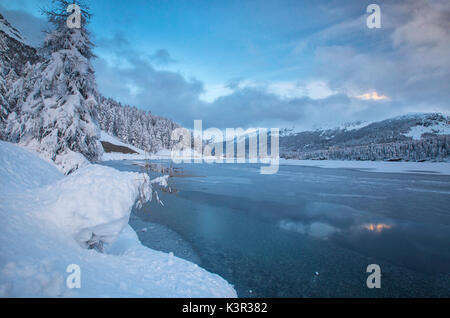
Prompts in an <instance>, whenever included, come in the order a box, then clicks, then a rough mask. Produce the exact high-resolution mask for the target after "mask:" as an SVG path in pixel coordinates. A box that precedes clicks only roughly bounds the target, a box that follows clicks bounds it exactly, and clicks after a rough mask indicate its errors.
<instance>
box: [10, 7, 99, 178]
mask: <svg viewBox="0 0 450 318" xmlns="http://www.w3.org/2000/svg"><path fill="white" fill-rule="evenodd" d="M52 3H53V6H52V8H51V9H49V10H44V13H45V14H46V15H47V18H48V20H49V22H51V23H52V24H53V26H54V30H53V31H51V32H49V33H48V35H47V37H46V40H45V42H44V45H43V47H42V48H41V49H40V54H41V56H42V61H41V62H38V63H36V64H34V65H32V66H30V65H29V66H28V69H27V70H26V72H24V73H25V74H26V75H25V77H24V78H23V80H19V81H17V82H16V83H15V85H16V91H17V92H20V94H19V96H16V98H17V104H18V106H20V107H16V109H15V111H14V112H12V113H11V114H10V115H9V117H8V126H7V129H6V132H7V139H8V140H9V141H13V142H20V143H22V144H25V145H27V146H29V147H31V148H33V149H35V150H37V151H39V152H41V153H42V154H43V155H44V156H46V157H48V158H50V159H51V160H53V161H55V162H56V163H57V164H58V166H60V167H61V168H62V169H63V171H64V172H65V173H70V172H71V171H73V170H74V169H76V168H77V167H78V166H80V165H81V164H83V163H86V159H87V160H89V161H91V162H94V161H97V160H98V159H99V158H100V156H101V154H102V152H103V148H102V146H101V144H100V142H99V135H100V134H99V129H98V127H97V125H96V122H95V120H94V118H95V117H94V114H95V109H96V107H97V106H98V100H99V94H98V91H97V87H96V83H95V76H94V70H93V67H92V65H91V63H90V59H91V58H92V57H93V53H92V43H91V42H90V40H89V33H88V31H87V29H86V25H87V24H88V22H89V19H90V14H89V10H88V8H87V6H85V5H84V4H82V3H79V2H78V5H80V7H82V14H81V16H82V19H81V20H82V21H81V28H68V27H67V23H66V22H67V18H68V16H69V15H70V14H71V13H70V12H67V7H68V5H69V4H71V3H72V1H66V0H53V1H52ZM17 86H19V87H17ZM80 154H81V155H80ZM83 156H84V157H83Z"/></svg>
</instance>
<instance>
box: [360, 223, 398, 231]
mask: <svg viewBox="0 0 450 318" xmlns="http://www.w3.org/2000/svg"><path fill="white" fill-rule="evenodd" d="M363 227H364V228H365V229H366V230H368V231H370V232H377V233H381V232H382V231H384V230H389V229H390V228H392V225H390V224H384V223H378V224H373V223H370V224H364V225H363Z"/></svg>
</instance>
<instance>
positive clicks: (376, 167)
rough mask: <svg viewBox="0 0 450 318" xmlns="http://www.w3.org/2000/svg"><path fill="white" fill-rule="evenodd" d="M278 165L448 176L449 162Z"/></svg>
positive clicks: (285, 161) (285, 162) (294, 162)
mask: <svg viewBox="0 0 450 318" xmlns="http://www.w3.org/2000/svg"><path fill="white" fill-rule="evenodd" d="M280 165H295V166H310V167H320V168H341V169H358V170H367V171H371V172H390V173H439V174H445V175H450V162H428V161H427V162H387V161H349V160H348V161H344V160H296V159H280Z"/></svg>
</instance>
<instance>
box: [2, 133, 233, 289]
mask: <svg viewBox="0 0 450 318" xmlns="http://www.w3.org/2000/svg"><path fill="white" fill-rule="evenodd" d="M0 177H1V182H0V189H1V198H0V218H1V220H2V222H1V223H0V296H2V297H236V292H235V290H234V289H233V287H232V286H231V285H229V284H228V283H227V282H226V281H225V280H223V279H222V278H221V277H220V276H218V275H215V274H211V273H209V272H207V271H205V270H203V269H201V268H199V267H198V266H197V265H195V264H193V263H190V262H188V261H185V260H182V259H179V258H177V257H174V256H173V254H171V253H169V254H167V253H163V252H158V251H154V250H151V249H149V248H146V247H144V246H143V245H142V244H141V243H140V242H139V240H138V238H137V235H136V233H135V232H134V231H133V230H132V229H131V227H130V226H129V225H128V224H127V222H128V217H129V213H130V210H131V207H132V205H133V204H134V201H135V199H136V197H137V196H138V195H142V191H143V189H142V188H141V189H140V188H139V186H140V185H142V184H143V183H142V182H143V178H144V177H143V176H142V175H140V174H138V173H132V172H119V171H117V170H115V169H112V168H108V167H103V166H99V165H89V166H87V167H84V168H81V169H79V170H77V171H76V172H75V173H73V174H72V175H70V176H68V177H64V175H63V174H62V173H61V172H59V171H58V170H57V168H56V167H55V166H54V165H52V164H51V163H49V162H47V161H45V160H43V159H41V158H39V157H38V155H34V154H33V153H31V152H30V151H28V150H26V149H23V148H21V147H20V146H17V145H13V144H10V143H6V142H0ZM157 181H163V180H156V181H154V182H157ZM150 183H151V181H150V180H148V185H150ZM144 196H147V199H149V193H144ZM94 234H95V237H96V238H100V239H101V240H102V241H103V242H104V243H105V246H104V249H103V251H104V253H100V252H98V251H96V250H94V249H86V247H87V245H88V244H87V243H88V242H85V240H86V239H88V240H90V239H92V238H93V237H94ZM71 264H76V265H77V266H79V268H80V274H81V276H80V277H81V288H75V289H70V288H68V287H67V285H66V280H67V279H68V278H70V277H69V275H70V274H71V273H68V272H66V270H67V269H68V268H70V267H69V265H71Z"/></svg>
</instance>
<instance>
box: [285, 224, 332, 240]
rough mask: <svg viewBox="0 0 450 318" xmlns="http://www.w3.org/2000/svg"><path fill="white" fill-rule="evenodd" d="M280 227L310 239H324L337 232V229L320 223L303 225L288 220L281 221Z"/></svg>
mask: <svg viewBox="0 0 450 318" xmlns="http://www.w3.org/2000/svg"><path fill="white" fill-rule="evenodd" d="M280 227H281V228H282V229H284V230H287V231H292V232H297V233H300V234H305V235H311V236H312V237H316V238H321V239H326V238H328V237H329V236H331V235H332V234H333V233H336V232H338V231H339V229H337V228H335V227H333V226H331V225H329V224H326V223H320V222H314V223H311V224H303V223H301V222H293V221H289V220H281V221H280Z"/></svg>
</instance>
